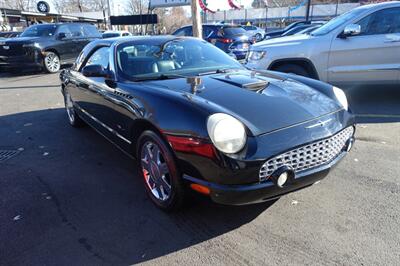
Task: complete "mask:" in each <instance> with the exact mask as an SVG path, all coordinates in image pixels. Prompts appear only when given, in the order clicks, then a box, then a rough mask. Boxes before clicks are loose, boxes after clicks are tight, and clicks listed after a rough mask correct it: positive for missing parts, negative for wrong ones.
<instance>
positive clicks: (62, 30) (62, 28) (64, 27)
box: [57, 25, 72, 38]
mask: <svg viewBox="0 0 400 266" xmlns="http://www.w3.org/2000/svg"><path fill="white" fill-rule="evenodd" d="M57 33H65V37H66V38H71V37H72V33H71V30H70V29H69V27H68V26H67V25H61V26H60V27H58V30H57Z"/></svg>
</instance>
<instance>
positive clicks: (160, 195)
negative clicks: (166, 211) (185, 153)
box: [140, 141, 172, 201]
mask: <svg viewBox="0 0 400 266" xmlns="http://www.w3.org/2000/svg"><path fill="white" fill-rule="evenodd" d="M140 162H141V167H142V171H143V175H144V178H145V182H146V185H147V187H148V188H149V190H150V192H151V193H152V195H153V196H154V197H155V198H156V199H158V200H161V201H166V200H168V199H169V197H170V196H171V191H172V187H171V185H170V179H169V168H168V165H167V163H166V162H165V159H164V156H163V154H162V151H161V149H160V148H159V147H158V145H157V144H155V143H154V142H151V141H148V142H146V143H144V144H143V146H142V151H141V160H140Z"/></svg>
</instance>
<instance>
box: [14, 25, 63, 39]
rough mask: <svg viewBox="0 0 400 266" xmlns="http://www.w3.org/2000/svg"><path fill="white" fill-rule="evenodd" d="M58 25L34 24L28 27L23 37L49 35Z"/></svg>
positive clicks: (51, 34) (52, 33)
mask: <svg viewBox="0 0 400 266" xmlns="http://www.w3.org/2000/svg"><path fill="white" fill-rule="evenodd" d="M56 28H57V26H56V25H34V26H30V27H29V28H27V29H26V30H25V31H24V32H23V33H22V34H21V37H49V36H53V35H54V33H55V31H56Z"/></svg>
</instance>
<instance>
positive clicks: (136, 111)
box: [60, 36, 355, 209]
mask: <svg viewBox="0 0 400 266" xmlns="http://www.w3.org/2000/svg"><path fill="white" fill-rule="evenodd" d="M192 49H193V50H192ZM199 49H200V50H201V51H202V52H203V54H202V56H199V57H198V58H203V59H197V65H196V68H190V67H186V66H187V65H189V66H190V64H186V63H185V62H186V61H185V58H184V55H183V54H186V55H187V56H188V57H189V58H188V59H187V61H190V60H191V58H190V57H191V56H192V55H193V53H195V52H193V51H194V50H197V51H198V50H199ZM93 57H94V59H93ZM201 60H203V61H202V62H199V61H201ZM213 66H215V67H213ZM60 78H61V81H62V93H63V95H64V98H65V102H66V107H67V113H68V117H69V122H70V123H71V124H72V125H73V126H80V125H82V123H83V122H82V120H83V121H85V122H86V123H87V124H89V125H91V126H92V127H94V128H95V129H96V130H97V131H99V132H100V133H101V134H103V135H104V136H106V137H107V138H108V139H109V140H111V141H112V142H113V143H115V144H116V145H118V146H119V147H120V148H121V149H122V150H124V151H125V152H126V153H128V154H131V155H133V156H134V157H137V158H138V159H139V161H140V162H141V166H142V170H143V175H144V176H143V177H144V179H145V184H147V186H146V189H147V191H148V192H149V195H150V198H151V199H152V200H153V201H154V202H155V203H156V204H157V205H158V206H160V207H162V208H164V209H171V208H173V207H175V206H176V205H178V203H177V202H179V201H182V198H183V196H182V195H183V194H184V192H183V191H184V190H182V187H190V188H192V189H193V190H196V191H199V192H201V193H204V194H207V195H208V196H209V197H210V198H211V199H212V200H214V201H215V202H218V203H223V204H247V203H254V202H262V201H266V200H271V199H274V198H277V197H280V196H282V195H284V194H286V193H289V192H292V191H295V190H298V189H301V188H304V187H307V186H309V185H312V184H314V183H315V182H316V181H318V180H320V179H322V178H323V177H325V176H326V175H327V173H328V172H329V171H330V169H331V167H332V166H333V165H335V164H336V163H337V162H338V161H339V160H340V159H341V158H343V156H344V155H345V154H346V153H347V152H348V151H349V150H350V148H351V146H352V143H353V141H354V131H355V127H354V123H355V120H354V116H353V115H352V114H351V112H350V111H349V110H348V108H347V100H346V99H345V96H344V94H343V92H342V91H341V90H340V89H337V88H334V87H332V86H331V85H328V84H325V83H322V82H320V81H316V80H312V79H308V78H304V77H300V76H296V75H289V74H283V73H277V72H269V71H261V72H254V71H249V70H247V69H246V68H244V67H243V66H242V65H240V64H239V63H238V62H237V61H235V60H233V59H232V58H230V57H229V56H228V55H226V54H224V53H223V52H221V51H219V50H218V49H216V48H215V47H213V46H212V45H210V44H208V43H207V42H204V41H201V40H198V39H195V38H183V37H174V36H157V37H155V36H153V37H143V38H135V37H133V38H118V39H107V40H99V41H95V42H92V43H90V44H89V45H88V46H87V47H86V48H85V49H84V50H83V52H82V54H81V55H80V56H79V58H78V59H77V63H76V64H75V65H74V66H73V68H72V69H68V70H64V71H62V72H61V74H60ZM343 97H344V98H343ZM221 123H222V124H221ZM146 141H147V142H146ZM149 142H150V143H153V144H154V143H155V144H154V145H155V146H154V145H153V144H148V143H149ZM147 145H150V146H147ZM152 145H153V146H152ZM152 147H153V148H154V147H158V148H157V149H156V150H157V151H158V152H160V151H161V152H160V153H163V157H162V158H164V159H163V160H161V159H160V160H154V159H153V161H151V160H150V159H148V158H150V157H151V158H158V157H157V156H155V155H154V156H150V157H149V155H147V154H151V153H152V152H153V151H154V150H153V148H152ZM160 156H161V155H160ZM160 158H161V157H160ZM149 161H150V162H149ZM165 162H166V164H167V165H168V168H165V167H164V170H159V171H158V170H157V165H158V164H160V165H161V164H165ZM160 167H161V166H160ZM165 169H169V174H168V177H169V186H170V187H169V189H171V187H172V189H175V192H169V193H171V194H170V195H172V196H175V198H174V199H168V200H169V201H168V202H163V201H160V200H159V199H157V195H163V192H157V191H156V190H157V186H158V184H160V183H162V182H163V180H161V179H157V178H158V177H159V176H160V175H161V174H160V173H162V172H164V171H166V170H165ZM157 176H158V177H157ZM152 178H154V180H156V179H157V180H158V181H157V182H158V183H157V182H156V181H154V182H153V181H152V182H153V183H151V184H150V183H149V182H150V181H149V180H152ZM164 178H165V176H164ZM160 180H161V181H160ZM153 190H154V191H153ZM167 191H170V190H168V189H167ZM173 193H175V194H173ZM172 196H171V197H172ZM162 198H163V199H164V196H163V197H162ZM177 198H178V199H177ZM179 199H180V200H179ZM174 204H175V205H174Z"/></svg>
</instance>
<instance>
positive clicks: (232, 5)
mask: <svg viewBox="0 0 400 266" xmlns="http://www.w3.org/2000/svg"><path fill="white" fill-rule="evenodd" d="M228 4H229V6H230V7H231V8H234V9H240V6H239V5H238V4H237V3H235V1H233V0H228Z"/></svg>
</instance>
